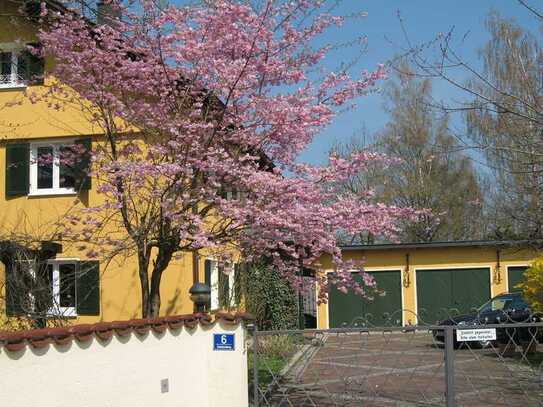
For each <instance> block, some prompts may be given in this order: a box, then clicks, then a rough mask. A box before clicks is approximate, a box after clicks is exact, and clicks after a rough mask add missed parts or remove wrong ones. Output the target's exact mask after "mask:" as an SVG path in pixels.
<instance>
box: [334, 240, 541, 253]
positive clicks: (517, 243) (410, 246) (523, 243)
mask: <svg viewBox="0 0 543 407" xmlns="http://www.w3.org/2000/svg"><path fill="white" fill-rule="evenodd" d="M534 245H539V246H542V245H543V240H539V239H536V240H460V241H452V242H421V243H383V244H371V245H362V244H357V245H345V246H340V247H341V250H342V251H367V250H416V249H442V248H450V247H495V248H505V247H529V246H534Z"/></svg>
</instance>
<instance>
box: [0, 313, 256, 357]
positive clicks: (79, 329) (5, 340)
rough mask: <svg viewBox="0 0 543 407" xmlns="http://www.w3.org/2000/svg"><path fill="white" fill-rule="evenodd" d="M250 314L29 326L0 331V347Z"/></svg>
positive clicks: (234, 320) (234, 319)
mask: <svg viewBox="0 0 543 407" xmlns="http://www.w3.org/2000/svg"><path fill="white" fill-rule="evenodd" d="M253 320H254V317H253V316H252V315H251V314H249V313H247V312H236V313H235V314H232V313H229V312H223V311H219V312H216V313H215V314H213V315H210V314H208V313H194V314H185V315H170V316H167V317H159V318H144V319H130V320H127V321H112V322H97V323H94V324H78V325H72V326H67V327H52V328H42V329H31V330H25V331H16V332H8V331H0V348H1V347H2V346H3V347H4V348H5V349H6V350H8V351H10V352H17V351H19V350H22V349H24V347H25V346H27V345H30V346H32V347H33V348H43V347H46V346H47V345H49V344H50V343H55V344H56V345H66V344H67V343H69V342H70V341H72V340H73V339H76V340H77V341H79V342H86V341H89V340H91V339H92V338H93V337H97V338H98V339H101V340H104V341H105V340H108V339H110V338H111V337H112V336H113V335H114V334H117V335H118V336H127V335H130V334H131V333H136V334H140V335H145V334H146V333H147V332H149V330H153V331H154V332H156V333H163V332H165V331H166V330H167V329H168V328H169V329H172V330H176V329H180V328H182V327H183V326H185V327H187V328H189V329H193V328H195V327H196V326H197V325H198V324H200V325H202V326H210V325H214V324H215V323H217V322H219V321H220V322H222V323H224V324H227V325H237V324H240V323H242V322H248V321H253Z"/></svg>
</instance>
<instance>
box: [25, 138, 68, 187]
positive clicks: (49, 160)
mask: <svg viewBox="0 0 543 407" xmlns="http://www.w3.org/2000/svg"><path fill="white" fill-rule="evenodd" d="M74 157H75V150H74V151H72V146H71V145H69V144H65V143H62V144H61V143H55V144H51V143H47V144H41V143H34V144H31V146H30V195H44V194H73V193H75V176H74V175H75V174H74V165H75V162H76V160H74Z"/></svg>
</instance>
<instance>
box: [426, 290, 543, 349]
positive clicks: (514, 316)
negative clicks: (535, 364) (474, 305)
mask: <svg viewBox="0 0 543 407" xmlns="http://www.w3.org/2000/svg"><path fill="white" fill-rule="evenodd" d="M541 321H543V318H542V317H541V315H540V314H533V313H532V312H531V311H530V309H529V307H528V304H527V303H526V301H524V299H523V298H522V293H505V294H500V295H497V296H496V297H494V298H492V299H491V300H489V301H488V302H486V303H485V304H483V305H482V306H481V307H479V309H477V310H476V311H474V312H472V313H470V314H464V315H457V316H454V317H450V318H447V319H444V320H442V321H439V322H438V323H437V325H458V326H462V327H465V328H466V329H468V328H469V327H470V326H473V325H485V324H504V325H507V324H514V323H522V322H525V323H527V322H541ZM537 331H538V330H537V329H534V328H527V327H523V328H519V327H517V328H505V326H504V328H503V329H502V328H497V329H496V341H497V342H498V343H508V342H510V341H511V340H512V339H513V340H514V342H515V343H519V342H525V341H528V342H529V341H530V340H531V339H532V338H533V337H534V336H536V337H537V339H538V340H539V342H543V340H542V339H543V337H542V336H541V334H542V332H541V331H542V330H541V329H539V332H537ZM433 335H434V338H435V340H436V341H438V342H442V343H443V342H445V337H444V331H443V330H438V329H436V330H434V331H433ZM454 336H455V337H454V346H455V347H458V346H459V343H458V342H457V341H456V334H455V335H454ZM469 343H470V344H471V345H473V342H469ZM475 344H476V345H481V346H487V345H489V343H488V342H476V343H475Z"/></svg>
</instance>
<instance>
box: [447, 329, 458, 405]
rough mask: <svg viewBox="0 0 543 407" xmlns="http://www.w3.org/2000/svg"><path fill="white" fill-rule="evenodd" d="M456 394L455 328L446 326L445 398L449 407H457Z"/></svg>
mask: <svg viewBox="0 0 543 407" xmlns="http://www.w3.org/2000/svg"><path fill="white" fill-rule="evenodd" d="M454 396H455V394H454V326H452V325H446V326H445V397H446V401H447V407H455V405H456V404H455V397H454Z"/></svg>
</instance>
